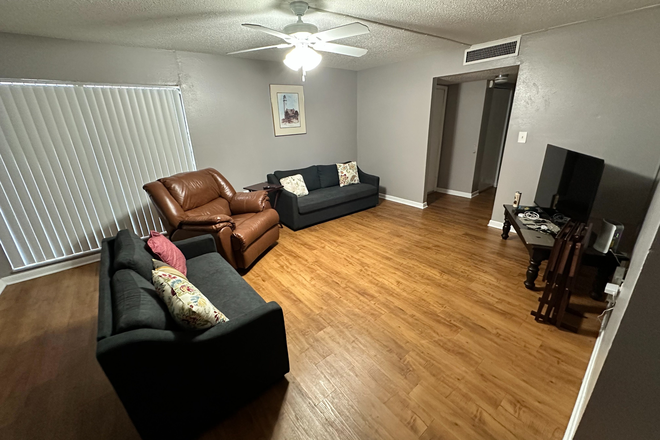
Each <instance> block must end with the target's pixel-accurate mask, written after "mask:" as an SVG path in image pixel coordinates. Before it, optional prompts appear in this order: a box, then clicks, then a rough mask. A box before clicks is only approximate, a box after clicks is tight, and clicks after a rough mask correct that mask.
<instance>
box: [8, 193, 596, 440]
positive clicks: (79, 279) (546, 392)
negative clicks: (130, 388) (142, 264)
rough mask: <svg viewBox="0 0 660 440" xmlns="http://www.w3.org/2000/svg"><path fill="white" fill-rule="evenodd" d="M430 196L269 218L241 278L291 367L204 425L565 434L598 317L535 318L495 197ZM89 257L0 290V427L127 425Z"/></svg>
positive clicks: (263, 432)
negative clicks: (106, 353) (274, 327)
mask: <svg viewBox="0 0 660 440" xmlns="http://www.w3.org/2000/svg"><path fill="white" fill-rule="evenodd" d="M429 201H430V202H431V203H430V206H429V208H428V209H425V210H419V209H416V208H411V207H407V206H404V205H400V204H396V203H393V202H388V201H383V202H382V203H381V205H380V206H378V207H376V208H374V209H371V210H367V211H364V212H360V213H357V214H354V215H351V216H348V217H344V218H341V219H337V220H333V221H331V222H327V223H324V224H321V225H317V226H313V227H311V228H308V229H305V230H302V231H298V232H293V231H290V230H288V229H286V228H285V229H283V230H282V234H281V239H280V242H279V244H278V245H277V246H276V247H275V248H273V249H272V250H271V251H270V252H269V253H268V254H267V255H265V256H264V257H263V258H262V259H261V260H260V261H259V262H258V263H257V264H256V266H255V267H254V268H253V269H252V270H251V271H250V272H249V273H247V274H246V275H245V279H246V280H247V281H248V282H249V283H250V284H251V285H252V286H253V287H254V288H255V289H256V290H257V292H259V293H260V294H261V295H262V296H263V297H264V298H265V299H266V300H267V301H271V300H274V301H277V302H278V303H279V304H280V305H281V306H282V308H283V309H284V314H285V320H286V326H287V336H288V343H289V353H290V360H291V373H289V374H288V375H287V376H286V379H284V380H283V381H282V382H281V383H279V384H277V385H276V386H274V387H273V388H272V389H270V390H268V391H267V392H266V393H264V394H263V395H262V396H261V397H260V398H258V399H257V400H256V401H254V402H253V403H251V404H250V405H248V406H247V407H245V408H243V409H241V410H239V411H238V412H237V413H236V414H234V415H233V416H232V417H230V418H228V419H227V420H225V421H224V422H222V423H221V424H220V425H219V426H217V427H216V429H214V430H213V431H211V432H208V433H207V434H206V435H205V436H204V438H205V439H250V440H252V439H270V438H272V439H392V440H405V439H424V440H429V439H447V440H458V439H470V440H476V439H494V440H495V439H496V440H506V439H526V440H527V439H560V438H561V437H562V434H563V432H564V429H565V426H566V424H567V422H568V419H569V417H570V413H571V410H572V407H573V403H574V401H575V398H576V396H577V393H578V389H579V387H580V383H581V380H582V376H583V374H584V370H585V368H586V366H587V362H588V359H589V356H590V353H591V349H592V346H593V344H594V340H595V329H597V328H598V324H597V321H596V320H595V319H594V318H593V315H589V316H590V318H588V319H586V320H585V322H583V324H582V328H583V329H584V330H583V331H581V332H580V333H579V334H573V333H569V332H565V331H560V330H558V329H556V328H553V327H550V326H546V325H541V324H538V323H536V322H534V320H533V318H532V317H531V316H530V310H531V309H532V308H535V307H536V305H537V297H538V294H535V293H533V292H530V291H528V290H526V289H525V288H524V287H523V284H522V281H523V277H524V273H525V269H526V265H527V256H526V252H525V250H524V249H523V246H522V245H521V243H520V242H519V241H518V239H517V238H516V236H515V235H513V234H512V237H511V238H510V239H509V240H508V241H503V240H501V239H500V236H499V234H500V232H499V231H497V230H496V229H493V228H488V227H486V224H487V223H488V219H489V217H490V210H491V207H492V203H493V197H492V194H489V193H486V194H483V195H480V196H478V197H476V198H474V199H472V200H468V199H462V198H458V197H452V196H446V195H438V194H435V195H432V196H430V200H429ZM97 271H98V265H97V264H92V265H88V266H84V267H80V268H77V269H73V270H70V271H67V272H61V273H59V274H55V275H50V276H47V277H43V278H39V279H36V280H32V281H28V282H24V283H21V284H17V285H13V286H9V287H8V288H7V289H6V290H5V291H4V292H3V293H2V295H0V438H2V439H4V440H9V439H133V438H137V433H136V432H135V430H134V428H133V426H132V425H131V423H130V421H129V419H128V417H127V415H126V413H125V412H124V410H123V407H122V406H121V403H120V402H119V400H118V398H117V397H116V395H115V394H114V392H113V390H112V388H111V386H110V384H109V383H108V381H107V380H106V378H105V376H104V375H103V372H102V371H101V369H100V367H99V366H98V364H97V363H96V360H95V357H94V350H95V335H96V307H97ZM576 301H577V302H582V305H583V306H584V307H585V308H591V309H597V308H598V307H600V305H599V304H597V303H589V300H588V299H580V298H578V299H577V300H576ZM592 311H593V310H592ZM218 385H219V386H220V388H221V386H222V384H221V382H219V383H218ZM169 410H170V409H167V411H165V413H164V419H163V422H164V423H166V422H167V417H168V416H167V414H166V413H167V412H168V411H169Z"/></svg>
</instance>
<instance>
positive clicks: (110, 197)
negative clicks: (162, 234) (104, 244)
mask: <svg viewBox="0 0 660 440" xmlns="http://www.w3.org/2000/svg"><path fill="white" fill-rule="evenodd" d="M194 169H195V160H194V157H193V151H192V146H191V143H190V137H189V135H188V127H187V124H186V119H185V113H184V109H183V102H182V99H181V90H180V89H179V88H178V87H149V86H139V87H138V86H135V87H134V86H122V85H97V84H61V83H48V82H10V81H0V187H1V190H2V193H1V194H0V213H1V214H2V221H1V222H0V242H1V243H2V247H3V248H4V250H5V253H6V254H7V257H8V259H9V261H10V263H11V265H12V267H13V268H14V269H25V268H30V267H34V266H38V265H42V264H46V263H50V262H54V261H59V260H63V259H67V258H71V257H73V256H78V255H83V254H87V253H91V252H94V251H97V250H98V249H100V247H101V241H102V240H103V238H104V237H110V236H113V235H115V234H116V233H117V231H119V230H120V229H125V228H126V229H131V230H133V231H135V232H136V233H137V234H138V235H140V236H143V237H144V236H146V235H148V233H149V231H150V230H159V231H162V230H163V229H164V227H163V225H162V223H161V221H160V219H159V216H158V213H157V211H156V209H155V208H154V207H153V206H152V205H151V203H150V202H149V199H148V197H147V195H146V193H145V192H144V190H143V189H142V185H144V184H145V183H147V182H151V181H154V180H156V179H158V178H160V177H164V176H170V175H172V174H175V173H179V172H183V171H191V170H194Z"/></svg>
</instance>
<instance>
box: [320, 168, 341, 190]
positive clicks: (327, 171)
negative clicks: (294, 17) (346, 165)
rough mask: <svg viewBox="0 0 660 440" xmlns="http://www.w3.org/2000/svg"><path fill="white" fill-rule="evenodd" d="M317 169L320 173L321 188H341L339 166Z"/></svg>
mask: <svg viewBox="0 0 660 440" xmlns="http://www.w3.org/2000/svg"><path fill="white" fill-rule="evenodd" d="M316 168H317V169H318V171H319V180H320V181H321V188H328V187H330V186H339V173H338V172H337V165H335V164H332V165H317V166H316Z"/></svg>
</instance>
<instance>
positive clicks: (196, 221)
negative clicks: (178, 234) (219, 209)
mask: <svg viewBox="0 0 660 440" xmlns="http://www.w3.org/2000/svg"><path fill="white" fill-rule="evenodd" d="M217 223H234V219H233V218H231V217H229V216H228V215H225V214H209V215H197V216H189V217H185V218H184V219H183V220H181V224H182V225H191V226H192V225H196V226H200V225H215V224H217Z"/></svg>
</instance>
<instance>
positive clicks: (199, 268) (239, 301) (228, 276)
mask: <svg viewBox="0 0 660 440" xmlns="http://www.w3.org/2000/svg"><path fill="white" fill-rule="evenodd" d="M188 279H189V280H190V282H191V283H193V284H194V285H195V286H196V287H197V288H198V289H199V290H200V291H202V292H204V295H205V296H206V297H207V298H208V299H209V301H211V302H212V303H213V305H214V306H216V307H217V308H218V309H220V310H222V313H224V314H225V316H227V318H229V319H230V320H232V319H234V318H236V317H238V316H241V315H244V314H245V313H247V312H249V311H251V310H254V309H256V308H258V307H260V306H262V305H264V304H266V301H264V300H263V299H262V298H261V297H260V296H259V294H257V292H255V291H254V289H253V288H252V287H250V285H249V284H248V283H246V282H245V280H243V278H242V277H241V276H240V275H239V274H238V272H236V270H235V269H234V268H233V267H231V266H230V265H229V263H227V262H226V261H225V260H224V258H222V257H221V256H220V254H218V253H216V252H213V253H209V254H204V255H200V256H199V257H195V258H191V259H189V260H188Z"/></svg>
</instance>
